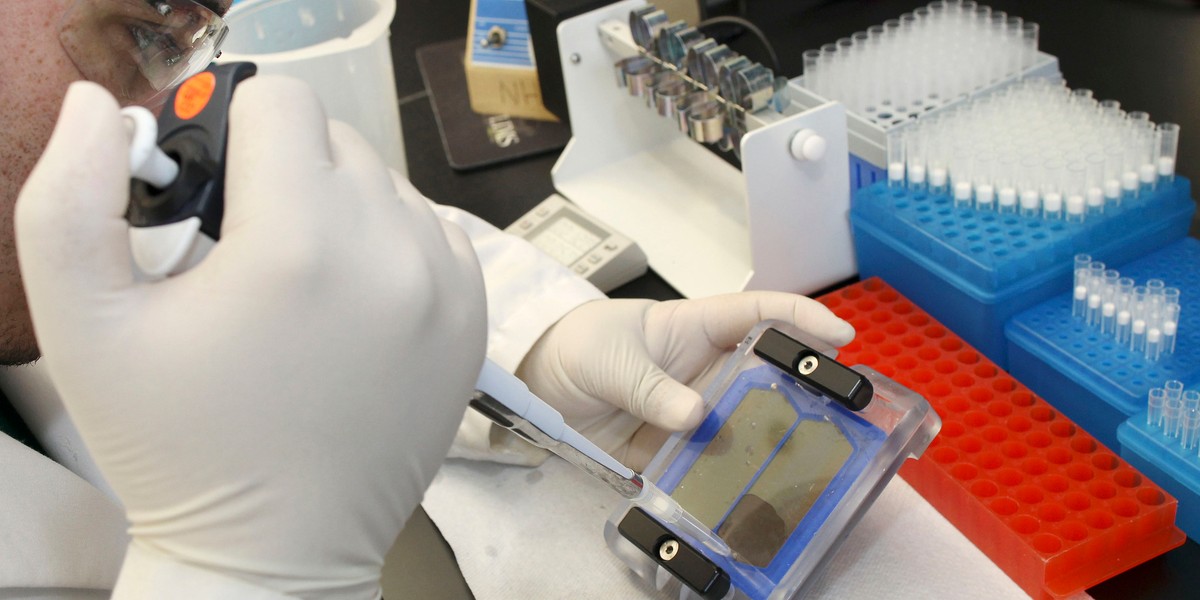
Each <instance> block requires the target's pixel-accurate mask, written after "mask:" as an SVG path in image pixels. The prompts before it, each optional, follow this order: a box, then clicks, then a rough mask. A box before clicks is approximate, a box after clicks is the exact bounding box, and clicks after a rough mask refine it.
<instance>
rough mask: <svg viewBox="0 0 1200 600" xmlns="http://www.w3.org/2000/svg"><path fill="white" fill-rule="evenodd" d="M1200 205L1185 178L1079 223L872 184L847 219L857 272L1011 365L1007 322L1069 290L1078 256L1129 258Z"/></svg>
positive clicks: (1171, 237) (1150, 247)
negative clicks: (883, 280) (1003, 211)
mask: <svg viewBox="0 0 1200 600" xmlns="http://www.w3.org/2000/svg"><path fill="white" fill-rule="evenodd" d="M1195 210H1196V206H1195V204H1194V203H1193V202H1192V199H1191V183H1190V182H1189V181H1188V180H1187V179H1184V178H1182V177H1176V178H1175V180H1174V181H1172V182H1163V183H1161V184H1160V185H1159V186H1158V188H1157V189H1154V190H1149V189H1146V190H1142V191H1141V192H1140V194H1139V195H1138V197H1137V198H1133V199H1128V200H1126V201H1124V202H1122V203H1121V205H1120V206H1119V207H1117V208H1115V209H1109V210H1107V211H1106V212H1105V213H1104V214H1103V215H1101V216H1098V217H1096V216H1093V217H1090V218H1088V219H1087V220H1086V221H1084V222H1083V223H1068V222H1066V221H1055V220H1046V219H1041V218H1033V217H1023V216H1019V215H1016V214H1000V213H997V212H992V211H980V210H977V209H974V208H961V207H955V206H954V202H953V200H951V198H950V197H949V196H947V195H945V194H932V193H927V192H923V191H917V190H912V189H909V188H906V187H888V186H887V185H886V183H876V184H874V185H872V186H869V187H866V188H863V189H861V190H859V191H858V193H856V194H855V196H854V201H853V202H852V203H851V208H850V222H851V225H852V227H853V230H854V245H855V250H856V252H857V255H858V267H859V276H860V277H862V278H864V279H866V278H868V277H874V276H880V277H884V278H886V279H887V281H888V282H889V283H890V284H892V285H893V286H894V287H895V288H896V289H897V290H898V291H900V292H901V293H902V294H904V295H905V296H907V297H908V298H909V299H911V300H912V301H913V302H916V303H917V304H918V305H919V306H921V307H922V308H923V309H925V310H926V311H927V312H929V313H930V314H931V315H932V316H934V317H935V318H937V319H938V320H939V321H941V322H942V323H943V324H945V325H946V326H947V327H949V328H950V329H951V330H953V331H954V332H955V333H957V334H958V335H959V336H961V337H962V338H963V339H965V340H966V341H967V342H968V343H970V344H971V345H972V346H974V347H976V348H978V349H979V350H980V351H981V352H983V353H984V354H985V355H987V357H988V358H990V359H992V361H993V362H996V363H997V364H999V365H1001V366H1004V367H1007V366H1008V364H1009V361H1008V359H1007V356H1006V355H1007V346H1006V344H1005V341H1004V324H1005V322H1007V321H1008V319H1009V318H1011V317H1012V316H1013V315H1015V314H1016V313H1018V312H1020V311H1022V310H1025V309H1026V308H1029V307H1031V306H1035V305H1037V304H1038V303H1040V302H1043V301H1045V300H1046V299H1048V298H1050V297H1052V296H1054V295H1056V294H1059V293H1062V292H1066V291H1067V290H1068V289H1069V288H1070V287H1071V277H1070V273H1071V269H1072V259H1073V257H1074V255H1075V254H1077V253H1080V252H1086V253H1088V254H1090V255H1091V256H1092V257H1093V258H1095V259H1097V260H1102V261H1104V262H1106V263H1109V264H1117V263H1123V262H1127V261H1130V260H1133V259H1135V258H1137V257H1139V256H1143V255H1145V254H1148V253H1150V252H1153V251H1155V250H1157V249H1159V248H1162V247H1163V246H1165V245H1167V244H1169V243H1170V242H1173V241H1175V240H1178V239H1180V238H1183V237H1185V236H1186V235H1187V231H1188V227H1189V225H1190V224H1191V218H1192V214H1193V213H1194V212H1195ZM1113 428H1114V429H1115V425H1114V427H1113Z"/></svg>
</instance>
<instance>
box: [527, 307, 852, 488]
mask: <svg viewBox="0 0 1200 600" xmlns="http://www.w3.org/2000/svg"><path fill="white" fill-rule="evenodd" d="M767 319H778V320H781V321H785V322H789V323H793V324H795V325H796V326H798V327H799V328H800V329H802V330H804V331H806V332H808V333H809V334H812V335H814V336H816V337H818V338H820V339H822V340H824V341H826V342H829V343H830V344H832V345H834V346H843V345H845V344H848V343H850V341H851V340H853V339H854V328H853V327H851V326H850V324H849V323H847V322H845V321H843V320H841V319H839V318H838V317H836V316H834V314H833V313H832V312H831V311H830V310H829V309H828V308H825V306H824V305H822V304H821V303H819V302H816V301H815V300H812V299H809V298H805V297H803V296H797V295H794V294H785V293H781V292H743V293H740V294H726V295H721V296H713V297H711V298H703V299H698V300H674V301H670V302H653V301H650V300H597V301H595V302H589V303H587V304H583V305H581V306H579V307H578V308H576V309H575V310H573V311H571V312H569V313H567V314H566V315H565V316H564V317H563V318H562V319H560V320H559V321H558V322H557V323H555V324H554V326H553V327H551V328H550V329H549V330H547V331H546V333H545V334H544V335H543V336H542V338H541V339H540V340H538V342H537V343H536V344H535V345H534V346H533V348H532V349H531V350H530V352H529V353H528V354H527V355H526V356H525V359H524V360H523V361H522V362H521V366H520V367H519V368H518V370H517V375H518V376H519V377H520V378H521V379H522V380H523V381H525V383H526V384H527V385H528V386H529V389H530V390H532V391H533V392H534V393H535V394H537V395H538V396H539V397H541V398H542V399H543V400H545V401H546V402H547V403H549V404H551V405H553V406H554V407H555V408H557V409H558V411H559V412H561V413H562V415H563V417H564V418H565V419H566V420H567V422H568V423H569V424H571V425H572V426H573V427H575V428H576V429H577V430H579V431H580V433H583V434H584V435H586V436H587V437H589V438H590V439H591V440H592V441H593V442H595V443H596V444H597V445H599V446H600V447H601V448H603V449H604V450H606V451H608V452H609V453H611V454H613V455H614V456H616V457H617V458H619V459H622V460H624V461H626V464H628V465H629V466H630V467H632V468H634V469H637V470H639V471H640V470H642V469H643V468H645V465H646V463H647V462H649V460H650V459H651V458H653V456H654V453H655V452H656V451H657V450H658V447H659V446H660V445H661V444H662V441H663V439H665V437H666V435H667V432H672V431H685V430H688V429H691V428H693V427H695V426H696V425H698V424H699V423H700V419H701V417H702V416H703V409H704V405H703V401H702V399H701V397H700V394H699V392H702V391H703V390H704V388H705V387H706V386H707V385H708V384H709V383H710V382H711V380H712V378H713V377H715V376H716V373H717V371H719V370H720V368H721V365H722V364H723V363H724V362H725V359H726V358H728V357H729V355H730V354H731V353H732V352H733V350H734V349H735V348H736V347H737V344H738V343H739V342H741V341H742V338H744V337H745V336H746V334H747V333H749V332H750V329H751V328H752V327H754V325H756V324H758V323H759V322H761V321H764V320H767ZM643 422H644V424H645V425H643ZM635 434H636V435H635Z"/></svg>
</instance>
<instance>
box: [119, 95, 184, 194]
mask: <svg viewBox="0 0 1200 600" xmlns="http://www.w3.org/2000/svg"><path fill="white" fill-rule="evenodd" d="M121 116H123V117H124V118H125V127H126V129H127V130H128V131H129V134H130V136H131V138H132V139H131V140H130V142H129V174H130V176H132V177H135V178H137V179H141V180H142V181H145V182H146V183H149V184H150V185H152V186H154V187H156V188H165V187H167V186H169V185H171V183H172V182H174V181H175V178H176V177H177V176H178V175H179V163H176V162H175V161H173V160H171V157H169V156H167V155H166V153H165V152H163V151H162V148H159V147H158V120H157V119H155V118H154V114H153V113H151V112H150V111H149V110H148V109H146V108H145V107H142V106H128V107H125V108H123V109H121Z"/></svg>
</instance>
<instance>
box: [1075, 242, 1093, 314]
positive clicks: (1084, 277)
mask: <svg viewBox="0 0 1200 600" xmlns="http://www.w3.org/2000/svg"><path fill="white" fill-rule="evenodd" d="M1091 264H1092V256H1091V255H1090V254H1076V255H1075V265H1074V274H1075V285H1074V287H1073V288H1072V300H1073V302H1072V304H1071V316H1073V317H1075V318H1083V317H1084V315H1085V314H1086V312H1085V311H1086V309H1087V294H1088V277H1089V276H1090V271H1089V270H1088V267H1089V266H1091Z"/></svg>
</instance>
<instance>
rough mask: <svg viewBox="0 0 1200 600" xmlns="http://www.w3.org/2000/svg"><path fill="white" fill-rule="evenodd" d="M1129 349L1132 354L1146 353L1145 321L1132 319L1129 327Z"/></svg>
mask: <svg viewBox="0 0 1200 600" xmlns="http://www.w3.org/2000/svg"><path fill="white" fill-rule="evenodd" d="M1129 349H1130V350H1131V351H1133V352H1145V351H1146V320H1145V319H1139V318H1134V320H1133V325H1131V326H1130V333H1129Z"/></svg>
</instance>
